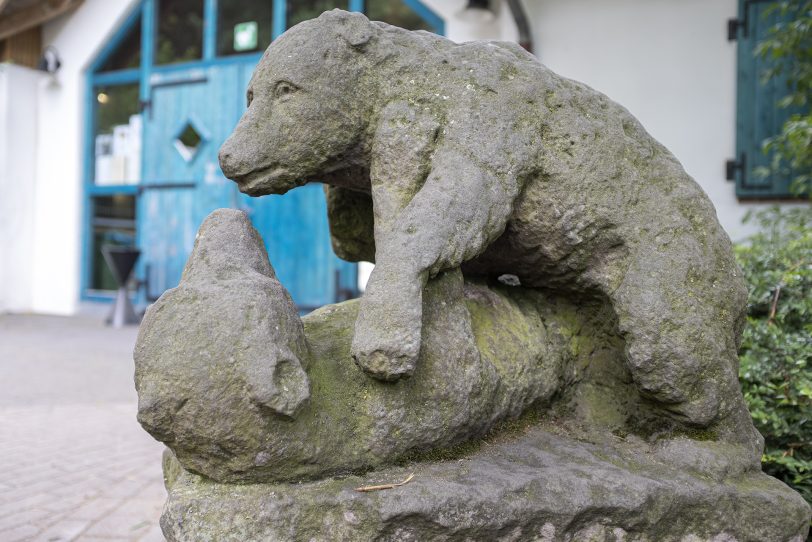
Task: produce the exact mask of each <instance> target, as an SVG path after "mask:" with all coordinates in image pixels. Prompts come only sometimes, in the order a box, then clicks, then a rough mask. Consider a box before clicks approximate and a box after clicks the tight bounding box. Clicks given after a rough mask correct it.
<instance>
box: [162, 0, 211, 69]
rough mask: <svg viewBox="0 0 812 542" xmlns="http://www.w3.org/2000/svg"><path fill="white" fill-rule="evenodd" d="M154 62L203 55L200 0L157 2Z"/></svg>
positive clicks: (201, 5)
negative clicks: (156, 33)
mask: <svg viewBox="0 0 812 542" xmlns="http://www.w3.org/2000/svg"><path fill="white" fill-rule="evenodd" d="M156 42H157V43H156V44H155V63H156V64H171V63H173V62H188V61H189V60H199V59H200V58H202V56H203V0H162V1H160V2H158V35H157V37H156Z"/></svg>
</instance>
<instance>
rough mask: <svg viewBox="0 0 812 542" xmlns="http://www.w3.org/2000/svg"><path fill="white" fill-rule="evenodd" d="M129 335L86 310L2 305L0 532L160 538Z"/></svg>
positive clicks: (158, 480) (52, 540)
mask: <svg viewBox="0 0 812 542" xmlns="http://www.w3.org/2000/svg"><path fill="white" fill-rule="evenodd" d="M135 337H136V329H135V328H127V329H123V330H113V329H109V328H107V327H105V326H104V325H102V324H101V323H100V321H98V320H97V319H90V318H87V317H77V318H59V317H45V316H17V315H0V541H2V542H15V541H18V540H19V541H23V540H25V541H29V540H30V541H44V542H57V541H60V542H61V541H67V540H87V541H94V540H95V541H101V540H128V541H139V542H151V541H163V540H164V539H163V536H162V535H161V530H160V528H159V527H158V517H159V516H160V513H161V507H162V506H163V502H164V499H165V497H166V493H165V491H164V489H163V482H162V477H161V450H162V446H161V445H160V444H158V443H157V442H155V441H154V440H153V439H152V438H151V437H150V436H149V435H147V434H146V433H145V432H144V431H143V430H142V429H141V427H140V426H139V425H138V422H136V420H135V413H136V395H135V389H134V388H133V376H132V375H133V366H132V365H133V364H132V347H133V344H134V343H135Z"/></svg>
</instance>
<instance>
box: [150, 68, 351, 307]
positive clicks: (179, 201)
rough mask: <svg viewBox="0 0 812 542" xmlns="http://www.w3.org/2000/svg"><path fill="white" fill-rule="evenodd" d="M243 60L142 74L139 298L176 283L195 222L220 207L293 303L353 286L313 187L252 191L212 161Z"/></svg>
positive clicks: (232, 117) (238, 102)
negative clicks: (238, 218)
mask: <svg viewBox="0 0 812 542" xmlns="http://www.w3.org/2000/svg"><path fill="white" fill-rule="evenodd" d="M253 69H254V65H253V64H252V63H245V62H243V63H237V62H235V63H228V64H220V65H213V66H209V67H207V68H199V69H190V70H173V71H166V72H156V73H154V74H153V75H152V77H151V80H150V83H151V86H152V89H151V99H150V104H149V109H148V111H147V112H146V113H145V121H144V126H145V134H144V167H143V182H142V186H141V188H142V192H141V194H142V196H141V198H140V203H139V213H138V216H139V244H140V248H141V250H142V254H143V257H142V264H141V265H142V266H143V268H142V269H143V273H144V275H146V276H147V280H148V295H149V297H152V298H154V297H155V296H157V295H159V294H160V293H162V292H163V291H164V290H166V289H167V288H172V287H174V286H176V285H177V284H178V282H179V280H180V276H181V273H182V271H183V266H184V264H185V262H186V259H187V258H188V256H189V253H190V252H191V249H192V246H193V244H194V237H195V234H196V232H197V228H198V227H199V226H200V224H201V222H202V221H203V220H204V219H205V217H206V216H207V215H208V214H209V213H210V212H211V211H213V210H214V209H217V208H220V207H232V208H239V209H243V210H245V211H246V212H247V213H248V214H249V217H250V218H251V220H252V222H253V223H254V226H255V227H256V228H257V229H258V230H259V232H260V234H261V235H262V236H263V238H264V239H265V243H266V246H267V248H268V254H269V256H270V259H271V263H272V264H273V266H274V268H275V269H276V272H277V275H278V277H279V279H280V281H281V282H282V284H284V285H285V286H286V287H287V288H288V290H289V291H290V292H291V295H292V296H293V299H294V301H295V302H296V303H297V304H298V305H299V306H300V307H301V308H302V309H303V310H308V309H311V308H314V307H318V306H321V305H324V304H326V303H332V302H334V301H336V300H338V299H340V298H344V297H347V296H348V295H354V293H355V290H356V280H357V278H356V277H357V275H356V265H355V264H351V263H348V262H343V261H341V260H339V259H338V258H337V257H336V256H335V254H333V252H332V247H331V245H330V236H329V228H328V224H327V211H326V204H325V201H324V194H323V191H322V188H321V186H319V185H317V184H313V185H307V186H304V187H301V188H299V189H296V190H293V191H291V192H290V193H288V194H286V195H285V196H265V197H262V198H258V199H254V198H249V197H247V196H244V195H242V194H240V193H239V192H238V191H237V188H236V185H235V184H234V183H232V182H231V181H230V180H228V179H226V178H225V177H223V174H222V172H221V171H220V169H219V165H218V162H217V151H218V149H219V148H220V145H221V144H222V143H223V141H225V139H226V138H227V137H228V135H229V133H230V132H231V130H232V129H233V127H234V126H235V125H236V123H237V121H238V120H239V117H240V115H241V114H242V112H243V110H244V107H245V89H246V87H247V82H248V80H249V79H250V77H251V74H252V72H253Z"/></svg>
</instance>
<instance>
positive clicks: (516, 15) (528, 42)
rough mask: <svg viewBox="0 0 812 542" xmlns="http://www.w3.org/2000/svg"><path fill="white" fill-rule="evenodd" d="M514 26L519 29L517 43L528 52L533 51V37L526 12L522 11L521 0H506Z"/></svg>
mask: <svg viewBox="0 0 812 542" xmlns="http://www.w3.org/2000/svg"><path fill="white" fill-rule="evenodd" d="M507 5H508V7H509V8H510V12H511V13H512V14H513V20H514V21H515V22H516V28H517V29H518V30H519V45H521V46H522V47H524V49H525V50H526V51H527V52H528V53H532V52H533V37H532V34H531V33H530V23H529V22H527V14H526V13H525V12H524V8H523V7H522V2H521V0H507Z"/></svg>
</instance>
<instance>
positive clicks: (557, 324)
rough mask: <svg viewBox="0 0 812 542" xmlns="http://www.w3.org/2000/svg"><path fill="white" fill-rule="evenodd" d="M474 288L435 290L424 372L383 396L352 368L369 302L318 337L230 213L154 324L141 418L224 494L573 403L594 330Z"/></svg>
mask: <svg viewBox="0 0 812 542" xmlns="http://www.w3.org/2000/svg"><path fill="white" fill-rule="evenodd" d="M463 289H464V285H463V281H462V276H461V274H460V273H459V271H456V272H451V273H445V274H442V275H441V276H438V277H437V278H436V279H434V280H433V281H432V282H431V283H430V284H429V286H428V288H427V292H426V296H425V302H426V309H425V323H424V333H425V341H424V343H423V347H424V354H423V356H422V360H421V363H422V369H421V371H420V372H419V373H418V374H416V375H415V376H414V377H413V378H411V379H409V380H408V381H403V382H399V383H397V384H385V383H381V382H377V381H375V380H371V379H369V378H367V377H365V376H364V375H363V373H362V372H361V371H360V370H359V369H358V368H357V367H356V366H355V365H354V364H353V362H352V358H351V357H350V354H349V348H350V337H351V335H350V332H351V330H352V324H353V322H354V321H355V318H356V314H357V310H358V302H357V301H351V302H347V303H343V304H340V305H334V306H329V307H326V308H324V309H322V310H320V311H317V312H316V313H314V314H312V315H310V316H309V317H307V318H306V319H305V327H303V326H302V324H301V323H300V320H299V317H298V314H297V312H296V308H295V307H294V305H293V303H292V302H291V300H290V297H289V296H288V294H287V292H286V291H285V290H284V288H283V287H282V286H281V285H280V284H279V283H278V281H276V280H275V278H274V273H273V270H272V268H271V265H270V263H269V262H268V259H267V254H266V253H265V250H264V247H263V245H262V242H261V239H260V238H259V235H258V234H257V233H256V230H254V229H253V227H252V226H251V224H250V222H249V220H248V218H247V217H246V215H245V214H244V213H242V212H240V211H233V210H228V209H221V210H218V211H215V212H214V213H213V214H212V215H211V216H210V217H209V218H208V219H207V220H206V221H205V223H204V224H203V226H202V227H201V229H200V233H199V235H198V238H197V241H196V244H195V248H194V250H193V252H192V255H191V256H190V258H189V263H188V264H187V267H186V270H185V271H184V275H183V278H182V280H181V283H180V285H179V286H178V288H176V289H174V290H171V291H169V292H167V294H165V295H164V296H162V297H161V299H160V300H159V301H158V302H157V303H156V304H155V305H154V306H152V307H151V308H150V309H149V311H148V312H147V314H146V316H145V318H144V321H143V323H142V326H141V331H140V334H139V338H138V342H137V346H136V350H135V364H136V388H137V389H138V393H139V414H138V419H139V421H140V422H141V424H142V425H143V426H144V428H145V429H147V431H149V432H150V433H151V434H152V435H153V436H154V437H155V438H157V439H159V440H161V441H163V442H165V443H166V444H167V446H169V447H170V448H172V449H173V450H174V451H175V453H176V454H177V457H178V458H179V459H180V461H181V463H183V465H184V466H185V467H186V468H187V469H190V470H193V471H195V472H199V473H202V474H205V475H206V476H208V477H211V478H213V479H216V480H219V481H242V482H246V481H254V482H255V481H269V480H302V479H312V478H317V477H320V476H326V475H329V474H333V473H336V472H347V471H358V470H363V469H368V468H371V467H375V466H379V465H383V464H387V463H391V462H392V461H394V460H396V459H397V458H399V457H402V456H404V455H406V454H412V453H416V452H426V451H428V450H432V449H438V448H445V447H448V446H452V445H454V444H457V443H460V442H464V441H466V440H469V439H471V438H473V437H476V436H479V435H482V434H483V433H484V432H486V431H487V430H489V429H490V428H491V427H493V425H494V424H495V423H497V422H499V421H500V420H504V419H506V418H515V417H517V416H519V415H520V414H521V413H522V412H523V411H524V410H525V409H526V408H527V407H528V406H530V405H531V404H533V403H536V402H539V401H545V400H549V399H550V398H551V397H552V396H553V395H554V394H556V393H557V392H559V391H560V387H561V384H562V382H563V381H564V380H565V375H566V367H567V366H568V365H569V364H570V363H571V360H572V359H576V358H581V357H583V355H584V353H583V352H582V353H581V354H579V353H578V352H574V351H573V349H572V348H571V342H572V341H573V337H574V336H575V335H576V331H575V327H576V326H578V327H582V326H583V325H584V318H583V317H581V316H578V315H577V314H576V313H577V311H576V308H575V307H574V306H573V305H571V304H568V303H566V302H564V301H560V302H558V303H556V302H552V301H546V300H545V298H544V296H543V295H542V294H540V293H538V292H532V291H527V290H523V289H517V288H509V287H501V288H498V289H489V288H488V287H487V286H484V285H474V284H469V285H467V286H465V289H466V290H467V293H464V292H463ZM472 316H473V317H472ZM587 329H589V330H590V334H589V335H588V334H587V333H586V332H585V333H584V334H583V335H584V336H583V337H582V339H581V340H584V341H586V340H592V341H594V342H595V343H596V344H606V345H609V344H610V343H611V342H612V336H613V333H614V332H613V328H612V326H611V325H603V326H601V327H598V328H595V327H590V326H587ZM615 341H616V339H615ZM585 363H586V361H581V364H585ZM305 371H306V372H305ZM308 383H310V387H311V388H312V397H311V396H310V393H309V388H308ZM308 398H309V399H310V400H309V401H308V402H307V404H305V400H306V399H308Z"/></svg>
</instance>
